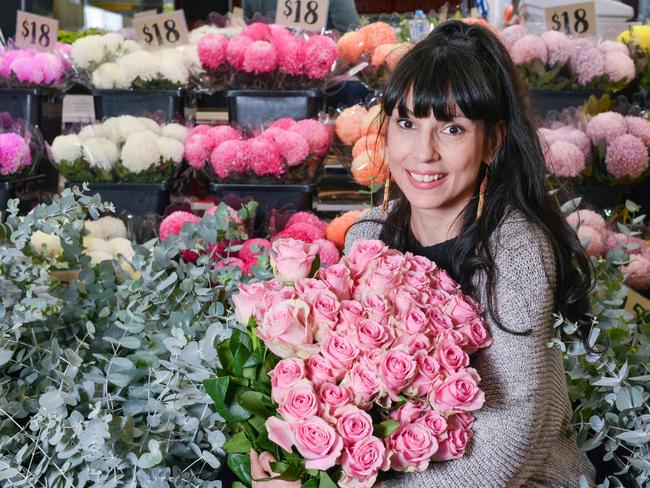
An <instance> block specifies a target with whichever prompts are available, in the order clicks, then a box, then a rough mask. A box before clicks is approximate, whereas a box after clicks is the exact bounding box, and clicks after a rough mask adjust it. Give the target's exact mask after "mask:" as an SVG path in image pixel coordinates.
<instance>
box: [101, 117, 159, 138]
mask: <svg viewBox="0 0 650 488" xmlns="http://www.w3.org/2000/svg"><path fill="white" fill-rule="evenodd" d="M108 120H110V119H107V121H108ZM113 120H114V121H115V128H116V129H117V131H116V132H117V139H112V140H113V141H115V142H116V143H117V144H122V143H124V142H126V140H127V139H128V138H129V136H130V135H131V134H134V133H135V132H142V131H143V130H148V129H149V128H148V127H147V126H146V125H145V124H144V122H143V121H142V120H141V118H140V117H134V116H133V115H120V116H119V117H115V118H114V119H113Z"/></svg>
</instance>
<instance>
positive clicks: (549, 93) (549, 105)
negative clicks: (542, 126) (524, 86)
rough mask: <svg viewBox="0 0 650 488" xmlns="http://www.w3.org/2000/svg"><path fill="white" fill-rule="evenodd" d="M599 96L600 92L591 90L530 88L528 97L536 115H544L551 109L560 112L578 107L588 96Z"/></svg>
mask: <svg viewBox="0 0 650 488" xmlns="http://www.w3.org/2000/svg"><path fill="white" fill-rule="evenodd" d="M592 95H594V96H596V97H597V98H600V97H601V96H602V95H603V93H602V92H591V91H582V92H577V91H553V90H531V91H530V98H531V101H532V105H533V108H534V110H535V113H536V114H537V116H538V117H542V118H543V117H545V116H546V114H547V113H549V112H550V111H552V110H556V111H558V112H561V111H562V110H564V109H565V108H569V107H580V106H581V105H582V104H583V103H585V102H586V101H587V99H589V97H590V96H592Z"/></svg>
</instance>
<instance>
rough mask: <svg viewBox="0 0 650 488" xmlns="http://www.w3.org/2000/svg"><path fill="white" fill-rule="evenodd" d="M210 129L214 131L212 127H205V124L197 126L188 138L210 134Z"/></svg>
mask: <svg viewBox="0 0 650 488" xmlns="http://www.w3.org/2000/svg"><path fill="white" fill-rule="evenodd" d="M210 129H212V126H211V125H205V124H200V125H195V126H194V127H192V129H191V130H190V133H189V134H188V135H187V137H192V136H193V135H194V134H207V133H208V132H210Z"/></svg>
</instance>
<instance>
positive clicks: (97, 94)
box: [93, 89, 185, 120]
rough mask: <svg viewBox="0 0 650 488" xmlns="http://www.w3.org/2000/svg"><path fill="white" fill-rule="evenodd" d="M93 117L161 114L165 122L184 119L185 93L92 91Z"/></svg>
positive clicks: (182, 91)
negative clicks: (93, 102)
mask: <svg viewBox="0 0 650 488" xmlns="http://www.w3.org/2000/svg"><path fill="white" fill-rule="evenodd" d="M93 96H94V101H95V117H96V118H97V119H98V120H101V119H103V118H105V117H118V116H120V115H133V116H136V117H140V116H143V115H145V114H155V113H156V112H162V113H163V114H164V116H165V119H166V120H181V119H183V118H184V117H185V91H184V90H182V89H178V90H93Z"/></svg>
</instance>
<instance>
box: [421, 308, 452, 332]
mask: <svg viewBox="0 0 650 488" xmlns="http://www.w3.org/2000/svg"><path fill="white" fill-rule="evenodd" d="M427 317H428V319H429V325H430V326H431V329H432V331H433V332H437V333H440V332H442V331H445V330H450V329H453V327H454V324H453V323H452V321H451V317H450V316H449V315H446V314H445V313H443V312H442V310H440V309H439V308H437V307H431V308H429V309H428V310H427Z"/></svg>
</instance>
